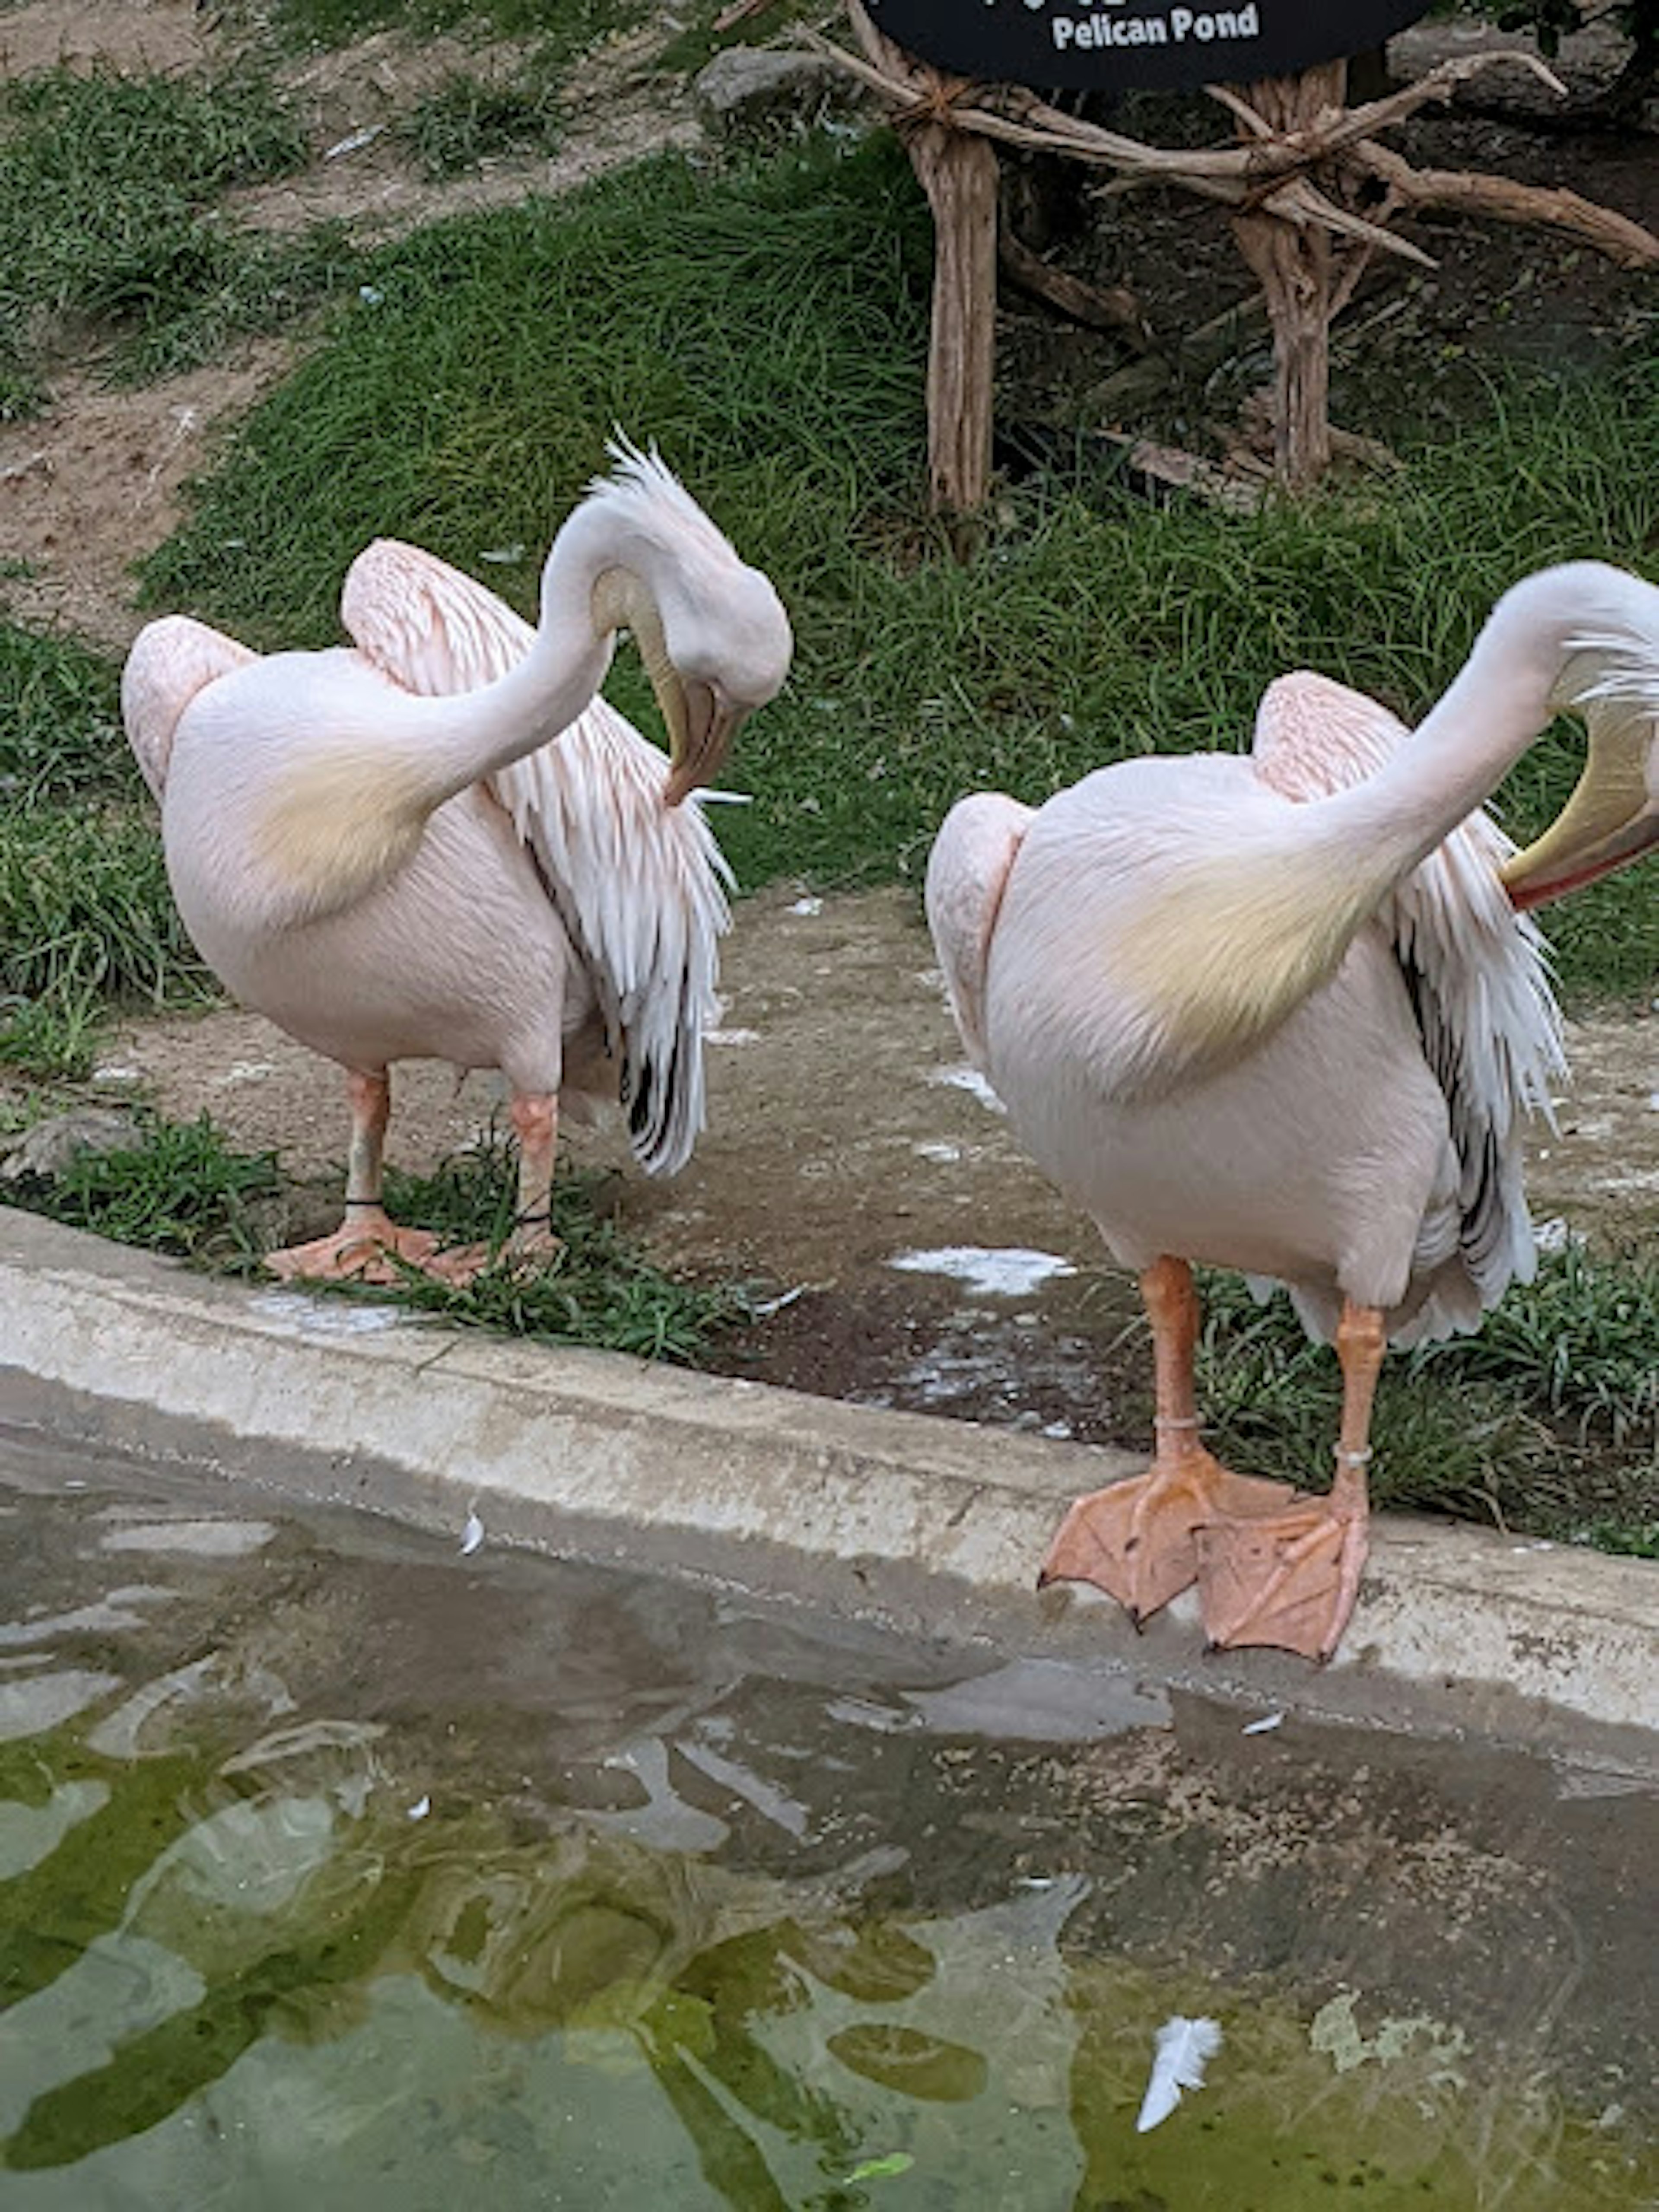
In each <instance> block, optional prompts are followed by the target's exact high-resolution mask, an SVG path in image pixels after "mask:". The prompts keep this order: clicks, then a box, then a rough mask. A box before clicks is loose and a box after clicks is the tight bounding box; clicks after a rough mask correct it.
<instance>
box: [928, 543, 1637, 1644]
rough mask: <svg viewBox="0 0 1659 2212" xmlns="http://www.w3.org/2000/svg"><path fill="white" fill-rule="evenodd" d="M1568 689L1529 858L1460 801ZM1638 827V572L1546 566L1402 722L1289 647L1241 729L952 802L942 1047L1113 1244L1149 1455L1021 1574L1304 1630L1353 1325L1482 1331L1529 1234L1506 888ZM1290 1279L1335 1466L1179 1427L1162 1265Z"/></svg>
mask: <svg viewBox="0 0 1659 2212" xmlns="http://www.w3.org/2000/svg"><path fill="white" fill-rule="evenodd" d="M1560 708H1576V709H1577V711H1578V712H1579V713H1580V714H1583V717H1584V719H1585V720H1586V722H1587V725H1588V728H1589V757H1588V762H1587V765H1586V768H1585V770H1584V773H1583V779H1582V780H1581V781H1580V784H1579V787H1578V789H1577V792H1576V793H1575V794H1574V797H1573V799H1572V801H1571V804H1570V805H1569V806H1568V807H1567V809H1566V810H1565V812H1564V814H1563V815H1562V816H1561V817H1560V819H1559V822H1558V823H1556V825H1555V827H1554V828H1553V829H1552V830H1551V831H1550V832H1549V833H1548V834H1547V836H1544V837H1543V838H1541V840H1540V841H1539V842H1538V843H1537V844H1536V845H1534V846H1533V847H1531V848H1529V849H1528V851H1527V852H1525V853H1523V854H1518V855H1517V854H1515V852H1514V848H1513V847H1512V846H1511V845H1510V842H1509V841H1508V840H1507V839H1506V838H1504V836H1502V835H1501V833H1500V832H1499V831H1498V829H1497V827H1496V825H1495V824H1494V823H1492V820H1491V819H1490V818H1489V817H1487V816H1486V814H1484V813H1482V812H1480V811H1476V810H1477V809H1478V808H1479V806H1480V802H1481V801H1482V800H1483V799H1486V797H1487V796H1488V795H1489V794H1490V793H1491V792H1492V790H1493V789H1495V787H1497V785H1498V782H1499V781H1501V779H1502V777H1503V776H1504V773H1505V772H1506V770H1507V769H1509V768H1510V765H1511V764H1512V763H1513V762H1514V761H1516V759H1517V758H1518V757H1519V756H1520V755H1521V754H1522V752H1523V751H1524V750H1526V748H1527V746H1528V744H1531V743H1532V741H1533V739H1534V738H1535V737H1536V736H1537V735H1538V734H1539V732H1541V730H1542V729H1543V728H1544V727H1545V726H1547V723H1548V721H1549V720H1550V718H1551V716H1552V714H1553V713H1554V712H1555V711H1557V710H1558V709H1560ZM1656 842H1659V589H1656V588H1655V587H1654V586H1652V585H1650V584H1647V583H1644V582H1642V581H1640V580H1638V579H1637V578H1635V577H1633V576H1628V575H1626V574H1623V573H1622V572H1621V571H1620V570H1618V569H1616V568H1607V567H1604V566H1602V565H1601V564H1600V563H1595V562H1575V563H1572V564H1570V565H1567V566H1564V567H1560V568H1550V569H1546V570H1543V571H1542V572H1541V573H1540V574H1536V575H1534V576H1531V577H1528V579H1527V580H1525V581H1523V582H1522V583H1520V584H1518V585H1516V586H1515V587H1514V588H1513V589H1512V590H1511V591H1510V592H1508V593H1507V594H1506V595H1505V596H1504V598H1503V599H1501V600H1500V601H1499V602H1498V605H1497V606H1496V607H1495V608H1494V610H1493V611H1492V614H1491V616H1490V617H1489V618H1488V620H1487V622H1486V626H1485V628H1484V629H1483V630H1482V632H1481V634H1480V637H1479V639H1478V640H1477V641H1476V643H1475V646H1474V651H1473V652H1472V653H1471V654H1470V656H1469V659H1468V662H1467V663H1466V664H1465V665H1464V667H1463V669H1462V672H1461V673H1460V674H1459V676H1458V677H1457V678H1456V680H1455V683H1454V684H1452V686H1451V688H1450V690H1449V691H1448V692H1447V693H1446V694H1445V696H1444V697H1443V699H1442V700H1441V701H1440V702H1439V703H1438V705H1437V707H1436V708H1434V711H1433V712H1432V713H1431V714H1430V715H1429V716H1428V718H1427V720H1425V721H1424V722H1423V723H1422V724H1421V726H1419V728H1418V729H1417V730H1416V731H1415V732H1411V731H1407V729H1406V728H1405V727H1404V726H1403V725H1402V724H1401V723H1400V722H1398V721H1396V720H1395V718H1394V717H1393V715H1391V714H1388V713H1387V712H1386V711H1385V710H1384V709H1383V708H1381V707H1379V706H1377V705H1376V703H1375V702H1372V701H1370V700H1369V699H1366V698H1364V697H1362V696H1359V695H1358V693H1355V692H1352V691H1349V690H1345V689H1344V688H1343V687H1341V686H1340V685H1339V684H1333V683H1329V682H1328V681H1327V680H1325V679H1324V678H1321V677H1317V676H1312V675H1308V674H1305V673H1304V674H1297V675H1292V676H1288V677H1285V678H1280V679H1279V681H1278V682H1277V683H1275V684H1273V685H1272V686H1271V687H1270V688H1269V690H1267V694H1266V696H1265V697H1264V698H1263V700H1262V702H1261V710H1260V715H1259V719H1258V721H1257V726H1256V733H1255V749H1254V751H1253V753H1252V755H1251V757H1249V759H1248V760H1246V759H1243V758H1240V757H1233V756H1228V755H1220V754H1206V755H1199V756H1194V757H1186V758H1153V759H1140V760H1131V761H1125V762H1121V763H1118V764H1116V765H1115V766H1113V767H1110V768H1105V769H1099V770H1097V772H1096V773H1095V774H1094V775H1089V776H1086V777H1085V779H1084V780H1083V781H1082V782H1080V783H1079V784H1076V785H1074V786H1073V787H1072V788H1071V789H1070V790H1067V791H1063V792H1061V793H1059V794H1058V796H1056V797H1055V798H1054V799H1050V800H1049V801H1048V804H1047V805H1044V806H1042V807H1040V808H1038V809H1036V811H1032V810H1031V809H1030V808H1028V807H1024V806H1020V805H1017V804H1016V803H1015V802H1014V801H1013V800H1012V799H1006V798H1004V797H1002V796H1001V795H1000V794H998V793H977V794H975V796H973V797H971V798H969V799H963V800H962V801H961V802H960V803H959V804H958V805H957V806H956V807H955V808H953V809H952V811H951V813H950V815H949V816H948V817H946V819H945V824H944V826H943V828H942V829H941V830H940V833H939V838H938V841H937V842H936V844H935V845H934V848H933V854H932V857H931V860H930V862H929V866H928V873H927V914H928V920H929V922H930V924H931V926H932V928H933V937H934V941H935V943H936V945H938V948H939V958H940V962H941V964H942V966H943V968H944V969H945V976H946V979H947V981H948V983H949V987H950V992H951V1003H952V1006H953V1009H954V1011H955V1013H956V1017H957V1025H958V1027H959V1028H960V1030H961V1032H962V1036H963V1042H964V1043H965V1045H966V1046H967V1048H968V1050H969V1053H970V1054H972V1055H973V1057H974V1058H975V1060H977V1062H978V1063H979V1065H980V1066H981V1068H982V1069H983V1070H984V1072H985V1073H986V1075H987V1078H988V1079H989V1080H990V1082H991V1083H992V1085H994V1088H995V1090H996V1091H997V1092H998V1094H999V1095H1000V1097H1001V1098H1002V1100H1003V1102H1004V1103H1005V1104H1006V1107H1007V1109H1008V1114H1009V1117H1010V1120H1011V1121H1012V1126H1013V1127H1014V1129H1015V1130H1016V1132H1017V1133H1018V1135H1019V1137H1020V1139H1021V1140H1022V1142H1023V1143H1024V1145H1025V1146H1027V1148H1028V1149H1029V1150H1030V1152H1031V1154H1032V1156H1033V1157H1034V1158H1035V1159H1036V1162H1037V1164H1039V1165H1040V1166H1041V1167H1042V1169H1043V1170H1045V1172H1046V1173H1047V1174H1048V1176H1050V1177H1051V1178H1052V1179H1053V1180H1054V1182H1055V1183H1056V1184H1057V1185H1058V1186H1059V1188H1060V1189H1061V1190H1062V1191H1063V1192H1064V1193H1066V1194H1067V1195H1068V1196H1069V1197H1070V1198H1071V1199H1072V1200H1074V1202H1075V1203H1076V1204H1077V1205H1078V1206H1080V1207H1081V1208H1082V1209H1083V1210H1084V1211H1085V1212H1087V1213H1088V1214H1089V1215H1090V1216H1091V1218H1092V1219H1093V1220H1094V1222H1095V1223H1096V1224H1097V1226H1098V1227H1099V1229H1100V1231H1102V1233H1103V1236H1104V1237H1105V1240H1106V1243H1107V1244H1108V1245H1109V1248H1110V1249H1111V1251H1112V1252H1113V1254H1114V1255H1115V1257H1116V1258H1117V1259H1118V1260H1119V1261H1121V1263H1122V1264H1123V1265H1125V1266H1127V1267H1133V1268H1134V1269H1136V1270H1138V1271H1139V1275H1140V1282H1141V1289H1142V1292H1143V1295H1144V1297H1145V1301H1146V1310H1147V1312H1148V1315H1149V1316H1150V1319H1151V1322H1152V1340H1153V1348H1154V1358H1155V1369H1156V1380H1157V1425H1156V1437H1157V1443H1156V1450H1155V1453H1154V1456H1153V1460H1152V1466H1151V1468H1150V1469H1149V1471H1148V1473H1147V1474H1146V1475H1144V1476H1142V1477H1139V1478H1137V1479H1136V1480H1132V1481H1129V1482H1124V1483H1118V1484H1114V1485H1112V1486H1109V1487H1108V1488H1107V1489H1105V1490H1103V1491H1100V1492H1096V1493H1095V1494H1094V1495H1093V1496H1091V1497H1089V1498H1082V1499H1079V1501H1078V1502H1077V1504H1074V1505H1073V1508H1072V1510H1071V1511H1070V1513H1069V1514H1068V1516H1066V1521H1065V1522H1064V1523H1063V1525H1062V1527H1061V1528H1060V1532H1059V1534H1058V1535H1057V1536H1056V1538H1055V1540H1054V1546H1053V1547H1052V1549H1051V1551H1050V1553H1049V1555H1048V1560H1047V1563H1046V1565H1045V1567H1044V1571H1043V1578H1044V1579H1045V1580H1046V1579H1049V1578H1053V1577H1068V1578H1081V1579H1085V1580H1089V1581H1093V1582H1097V1583H1099V1584H1100V1585H1101V1586H1102V1587H1103V1588H1104V1589H1108V1590H1110V1591H1111V1592H1112V1593H1113V1594H1114V1595H1115V1596H1117V1597H1118V1598H1119V1599H1120V1600H1121V1601H1122V1602H1123V1603H1124V1604H1125V1605H1126V1606H1127V1607H1129V1608H1130V1609H1131V1611H1132V1612H1133V1614H1134V1615H1135V1617H1136V1618H1137V1619H1139V1618H1141V1617H1143V1616H1145V1615H1146V1614H1147V1613H1152V1612H1153V1611H1154V1610H1155V1609H1156V1608H1157V1607H1159V1606H1161V1605H1163V1604H1164V1603H1165V1602H1167V1601H1168V1600H1169V1599H1170V1598H1171V1597H1173V1596H1174V1595H1176V1592H1177V1591H1178V1590H1181V1589H1185V1588H1186V1587H1187V1586H1188V1584H1189V1583H1193V1582H1194V1581H1195V1582H1196V1583H1198V1585H1199V1591H1200V1600H1201V1603H1202V1607H1203V1613H1204V1620H1205V1626H1206V1630H1207V1632H1208V1634H1209V1636H1210V1638H1211V1640H1212V1643H1214V1644H1281V1645H1284V1646H1285V1647H1286V1648H1288V1649H1290V1650H1297V1651H1301V1652H1304V1653H1305V1654H1307V1655H1308V1656H1310V1657H1320V1658H1325V1657H1328V1656H1329V1655H1330V1653H1331V1652H1332V1651H1333V1650H1334V1649H1335V1646H1336V1644H1337V1641H1338V1639H1339V1638H1340V1635H1341V1632H1342V1630H1343V1627H1344V1626H1345V1624H1346V1620H1347V1618H1348V1615H1349V1613H1350V1612H1351V1610H1352V1606H1353V1601H1354V1598H1355V1595H1356V1593H1357V1591H1358V1584H1359V1577H1360V1573H1361V1570H1362V1568H1363V1565H1364V1559H1365V1546H1366V1534H1365V1524H1366V1513H1367V1504H1366V1480H1365V1467H1366V1462H1367V1459H1368V1458H1369V1455H1370V1448H1369V1434H1370V1408H1371V1400H1372V1395H1373V1393H1374V1391H1375V1389H1376V1376H1377V1371H1378V1369H1379V1367H1380V1365H1381V1363H1382V1358H1383V1351H1384V1347H1385V1346H1386V1344H1387V1343H1388V1342H1389V1341H1390V1340H1392V1341H1393V1342H1395V1343H1397V1344H1410V1343H1413V1342H1417V1341H1419V1340H1425V1339H1431V1338H1434V1337H1438V1336H1443V1335H1445V1334H1450V1333H1452V1332H1454V1331H1459V1330H1462V1331H1472V1330H1474V1328H1478V1326H1479V1324H1480V1317H1481V1315H1482V1313H1483V1312H1484V1311H1485V1310H1486V1309H1488V1308H1489V1307H1491V1306H1492V1305H1493V1304H1495V1303H1496V1302H1497V1300H1498V1298H1499V1297H1501V1296H1502V1294H1503V1292H1504V1288H1505V1287H1506V1285H1508V1284H1509V1283H1510V1282H1511V1281H1513V1280H1516V1279H1526V1278H1528V1276H1529V1275H1530V1274H1531V1273H1532V1271H1533V1267H1534V1244H1533V1235H1532V1227H1531V1224H1530V1222H1529V1220H1528V1216H1527V1209H1526V1201H1525V1196H1524V1193H1523V1191H1522V1177H1521V1161H1520V1152H1519V1135H1520V1124H1521V1121H1522V1117H1523V1115H1525V1114H1527V1113H1540V1114H1546V1115H1547V1113H1548V1111H1549V1104H1550V1085H1551V1083H1552V1081H1553V1079H1555V1078H1556V1077H1557V1075H1558V1074H1559V1072H1560V1070H1561V1068H1562V1066H1563V1060H1562V1050H1561V1037H1560V1025H1559V1016H1558V1014H1557V1012H1556V1008H1555V1005H1554V1001H1553V998H1552V996H1551V993H1550V989H1549V984H1548V980H1547V970H1546V965H1545V959H1544V953H1543V948H1542V943H1541V939H1540V938H1539V936H1538V934H1537V932H1536V929H1535V927H1534V925H1533V923H1532V922H1531V921H1530V920H1529V919H1528V918H1527V917H1526V916H1525V915H1523V914H1521V913H1518V912H1517V911H1516V909H1517V908H1525V907H1528V906H1530V905H1533V904H1536V903H1538V902H1541V900H1543V899H1545V898H1548V897H1553V896H1556V895H1557V894H1558V893H1559V892H1561V891H1564V890H1570V889H1572V888H1575V887H1576V886H1577V885H1578V884H1583V883H1586V882H1589V880H1591V879H1592V878H1594V877H1595V876H1598V875H1601V874H1604V873H1606V872H1607V871H1608V870H1609V869H1611V868H1613V867H1617V866H1621V865H1623V864H1624V863H1626V862H1628V861H1631V860H1635V859H1636V858H1637V857H1638V855H1639V854H1642V853H1644V852H1645V851H1647V850H1649V849H1650V848H1651V847H1653V846H1654V844H1655V843H1656ZM1193 1261H1199V1262H1202V1263H1205V1264H1208V1265H1211V1266H1215V1267H1236V1268H1238V1269H1241V1270H1242V1271H1243V1272H1244V1273H1247V1274H1248V1275H1249V1276H1251V1277H1253V1278H1255V1279H1258V1280H1264V1281H1266V1282H1269V1283H1279V1284H1283V1285H1286V1286H1288V1288H1289V1290H1290V1292H1291V1297H1292V1299H1293V1301H1294V1303H1295V1305H1296V1308H1297V1311H1298V1313H1299V1314H1300V1316H1301V1317H1302V1320H1303V1322H1304V1324H1305V1325H1306V1327H1307V1328H1308V1329H1309V1331H1310V1334H1313V1335H1314V1336H1315V1337H1316V1338H1320V1339H1324V1340H1329V1339H1332V1338H1334V1340H1335V1343H1336V1347H1337V1353H1338V1357H1339V1358H1340V1364H1341V1369H1342V1376H1343V1384H1344V1392H1343V1411H1342V1421H1341V1430H1340V1436H1339V1437H1338V1440H1337V1446H1336V1460H1337V1466H1336V1476H1335V1480H1334V1486H1333V1487H1332V1490H1331V1492H1330V1494H1329V1496H1328V1497H1312V1498H1310V1497H1307V1496H1304V1495H1303V1494H1301V1493H1299V1492H1293V1491H1291V1490H1290V1489H1288V1488H1286V1487H1285V1486H1283V1485H1281V1484H1275V1483H1265V1482H1260V1481H1255V1480H1249V1479H1247V1478H1244V1477H1242V1476H1238V1475H1236V1474H1232V1473H1231V1472H1230V1471H1229V1470H1228V1469H1226V1468H1223V1467H1221V1466H1220V1465H1219V1464H1218V1462H1216V1460H1215V1459H1213V1458H1212V1456H1211V1455H1210V1454H1209V1453H1208V1452H1206V1450H1205V1449H1204V1448H1203V1446H1202V1444H1201V1443H1200V1438H1199V1423H1198V1408H1197V1404H1196V1400H1195V1395H1194V1376H1193V1350H1194V1340H1195V1338H1196V1334H1197V1328H1198V1313H1197V1303H1196V1299H1195V1297H1194V1289H1193V1280H1192V1272H1191V1263H1192V1262H1193Z"/></svg>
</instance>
